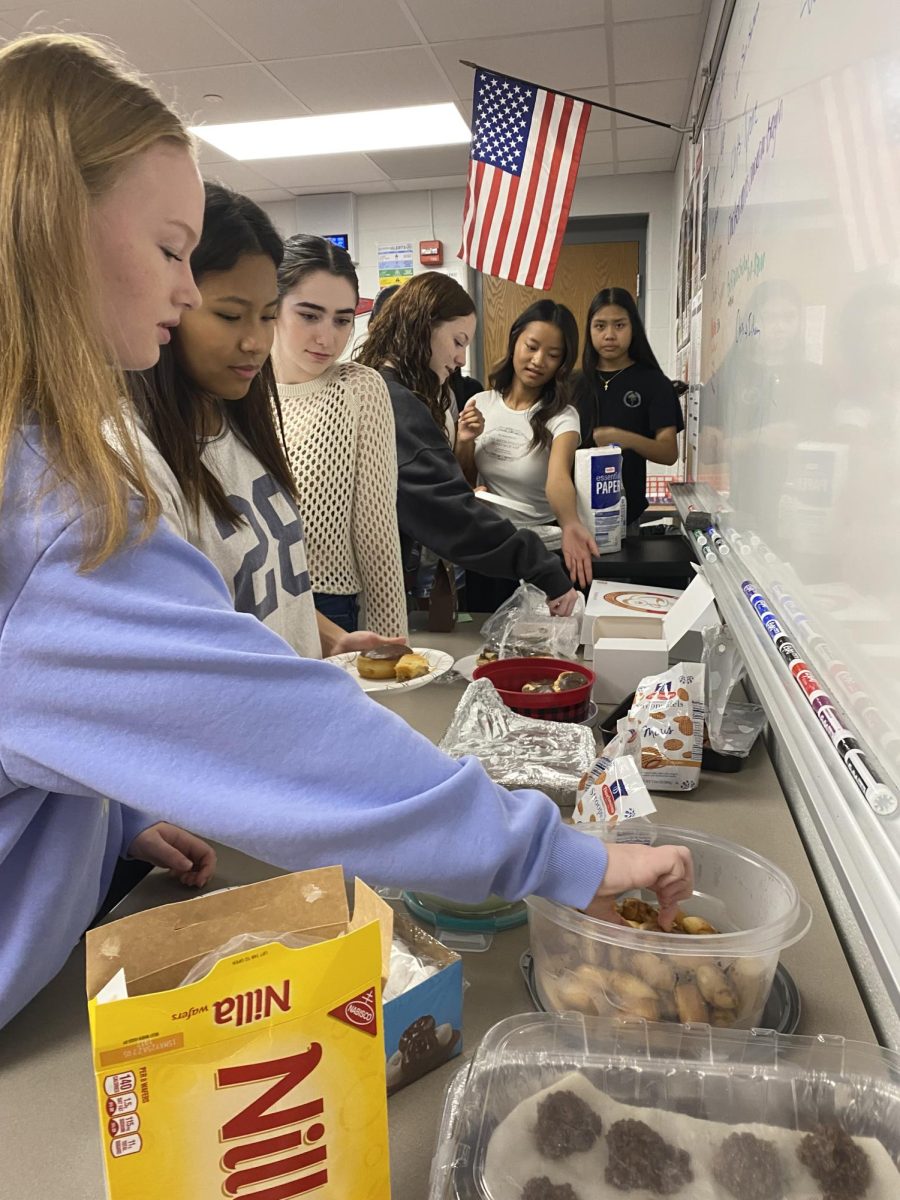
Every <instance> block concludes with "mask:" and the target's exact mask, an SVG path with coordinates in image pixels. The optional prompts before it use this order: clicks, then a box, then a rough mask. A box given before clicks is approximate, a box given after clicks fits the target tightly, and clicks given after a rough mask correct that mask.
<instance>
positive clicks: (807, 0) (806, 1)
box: [800, 0, 816, 19]
mask: <svg viewBox="0 0 900 1200" xmlns="http://www.w3.org/2000/svg"><path fill="white" fill-rule="evenodd" d="M815 7H816V0H803V3H802V4H801V5H800V17H801V19H802V18H803V17H805V16H807V14H808V13H811V12H812V10H813V9H814V8H815Z"/></svg>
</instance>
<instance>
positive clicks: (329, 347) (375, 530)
mask: <svg viewBox="0 0 900 1200" xmlns="http://www.w3.org/2000/svg"><path fill="white" fill-rule="evenodd" d="M278 291H279V307H278V318H277V321H276V326H275V348H274V351H273V355H272V359H273V363H274V365H275V375H276V378H277V380H278V394H279V398H280V401H281V408H282V413H283V418H284V438H285V443H286V446H287V451H288V459H289V462H290V465H291V469H292V471H293V473H294V478H295V480H296V484H297V489H298V492H299V495H300V512H301V515H302V517H303V522H304V526H305V528H306V539H307V555H308V560H309V571H310V578H311V581H312V588H313V596H314V599H315V604H316V608H317V609H318V610H319V611H320V612H321V613H323V614H324V615H325V616H327V617H329V618H330V619H331V620H332V621H334V622H336V623H337V624H338V625H340V626H341V627H342V628H343V629H346V630H348V631H353V630H355V629H357V628H359V626H360V619H361V618H360V610H362V611H363V613H364V614H365V615H364V618H363V624H364V627H365V628H367V629H371V630H373V631H374V632H375V633H380V634H381V635H382V636H383V637H392V636H405V634H406V632H407V626H406V597H405V591H404V587H403V570H402V566H401V560H400V537H399V534H398V531H397V452H396V446H395V440H394V418H393V412H392V409H391V402H390V397H389V396H388V391H387V388H386V386H385V384H384V381H383V380H382V379H381V377H380V376H379V375H378V373H377V372H376V371H373V370H370V369H369V368H368V367H363V366H360V365H359V364H357V363H351V362H338V358H339V356H340V355H341V353H342V352H343V350H344V348H345V346H346V345H347V342H348V340H349V338H350V334H351V333H352V331H353V318H354V313H355V311H356V306H357V303H358V301H359V284H358V281H357V277H356V271H355V270H354V267H353V263H352V262H351V260H350V255H349V254H348V253H347V251H346V250H342V249H340V248H339V247H337V246H335V245H333V244H332V243H331V242H329V241H327V240H326V239H325V238H320V237H314V236H312V235H309V234H297V235H296V236H295V237H292V238H289V239H288V241H287V243H286V245H285V255H284V261H283V263H282V265H281V268H280V269H279V272H278Z"/></svg>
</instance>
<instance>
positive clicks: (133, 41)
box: [3, 0, 249, 73]
mask: <svg viewBox="0 0 900 1200" xmlns="http://www.w3.org/2000/svg"><path fill="white" fill-rule="evenodd" d="M3 20H4V21H5V22H6V24H7V25H14V26H15V27H16V30H17V31H19V32H24V31H25V30H26V28H27V29H29V30H31V31H32V32H46V31H48V30H54V31H56V32H61V33H89V34H94V35H95V36H97V37H103V38H106V39H108V40H109V41H112V42H114V43H115V45H117V46H118V47H120V48H121V49H122V50H123V51H124V53H125V56H126V57H127V58H128V59H129V61H130V62H132V63H133V64H134V65H135V66H136V67H138V68H139V70H141V71H145V72H148V73H152V72H154V71H174V70H178V69H180V68H182V67H208V66H215V65H217V64H220V63H234V62H246V61H247V59H248V57H249V55H247V54H246V53H245V52H244V51H243V50H241V49H240V47H239V46H237V45H235V43H234V42H233V41H232V40H231V39H229V38H227V37H223V36H222V35H221V34H220V33H218V32H217V31H216V30H215V29H214V28H213V27H212V26H211V25H210V24H209V22H208V21H206V20H205V19H204V18H203V16H202V14H200V13H198V12H197V11H196V9H195V8H194V7H193V6H192V5H190V4H185V3H183V2H182V0H153V3H151V4H147V3H137V2H136V0H77V2H74V3H73V2H71V0H70V2H67V3H64V4H60V3H55V4H49V5H47V6H46V7H45V8H36V7H35V5H34V4H32V5H31V6H30V7H23V6H22V5H21V3H20V4H19V6H17V7H16V8H15V9H12V10H11V11H9V12H7V13H5V14H4V17H3Z"/></svg>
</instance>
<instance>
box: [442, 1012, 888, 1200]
mask: <svg viewBox="0 0 900 1200" xmlns="http://www.w3.org/2000/svg"><path fill="white" fill-rule="evenodd" d="M836 1164H837V1166H836ZM836 1171H837V1172H838V1174H836V1173H835V1172H836ZM623 1183H626V1184H631V1185H634V1186H626V1187H624V1188H623V1187H622V1186H621V1185H622V1184H623ZM766 1185H768V1189H769V1191H770V1194H772V1195H776V1194H777V1195H779V1196H783V1200H821V1197H822V1195H823V1194H829V1195H835V1196H838V1195H839V1196H842V1197H844V1196H846V1197H857V1198H858V1200H896V1197H898V1196H900V1055H898V1054H896V1053H894V1052H893V1051H890V1050H883V1049H881V1048H880V1047H878V1046H870V1045H866V1044H864V1043H862V1042H849V1041H845V1040H844V1039H843V1038H839V1037H825V1036H823V1037H799V1036H796V1035H791V1034H776V1033H772V1032H771V1031H768V1030H762V1031H760V1030H755V1031H752V1032H746V1031H737V1030H721V1029H712V1028H710V1027H709V1026H696V1027H692V1028H684V1027H682V1026H673V1025H663V1024H650V1023H648V1022H645V1021H642V1020H637V1019H635V1020H628V1019H625V1020H618V1021H608V1020H604V1019H601V1018H598V1017H594V1018H589V1017H582V1016H580V1015H578V1014H575V1013H569V1014H566V1015H559V1014H555V1013H541V1014H533V1013H530V1014H527V1015H523V1016H516V1017H508V1018H507V1019H506V1020H504V1021H501V1022H500V1023H499V1024H498V1025H495V1026H494V1027H493V1029H491V1030H489V1031H488V1033H487V1034H486V1036H485V1038H484V1040H483V1041H482V1043H481V1045H480V1046H479V1048H478V1050H477V1051H476V1053H475V1055H474V1057H473V1058H472V1061H471V1063H469V1064H468V1066H467V1067H465V1068H463V1069H462V1070H461V1071H460V1072H459V1073H458V1074H457V1075H456V1076H455V1077H454V1079H453V1081H452V1082H451V1084H450V1088H449V1091H448V1095H447V1099H446V1103H445V1107H444V1116H443V1121H442V1125H441V1131H440V1135H439V1138H438V1143H437V1151H436V1154H435V1157H434V1161H433V1164H432V1170H431V1180H430V1188H429V1192H428V1198H429V1200H523V1197H524V1198H525V1200H533V1198H534V1200H542V1198H543V1197H547V1196H552V1197H556V1196H565V1197H566V1198H567V1200H573V1198H574V1200H613V1197H615V1198H616V1200H622V1197H629V1200H650V1197H653V1196H659V1195H661V1194H662V1195H669V1196H674V1197H676V1200H677V1198H678V1197H680V1198H681V1200H743V1197H754V1198H757V1197H760V1196H765V1195H766ZM860 1187H863V1188H864V1190H859V1189H860Z"/></svg>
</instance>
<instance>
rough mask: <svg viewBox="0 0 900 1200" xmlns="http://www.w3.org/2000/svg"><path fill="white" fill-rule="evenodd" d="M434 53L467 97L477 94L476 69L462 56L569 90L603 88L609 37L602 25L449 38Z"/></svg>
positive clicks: (462, 96) (510, 73)
mask: <svg viewBox="0 0 900 1200" xmlns="http://www.w3.org/2000/svg"><path fill="white" fill-rule="evenodd" d="M434 52H435V54H436V55H437V57H438V59H439V60H440V63H441V66H442V67H443V68H444V70H445V71H446V72H447V74H448V75H449V76H450V79H451V81H452V83H453V86H454V87H455V88H456V90H457V92H458V93H459V95H460V97H461V99H463V100H469V99H471V97H472V88H473V83H474V73H473V71H472V69H471V67H463V66H461V65H460V63H459V62H458V61H457V60H458V59H460V58H464V59H468V61H469V62H476V63H478V65H479V66H482V67H489V68H491V69H493V70H495V71H501V72H504V73H505V74H507V75H516V76H518V77H519V78H520V79H528V80H531V81H532V82H534V83H540V84H543V85H544V86H545V87H551V88H559V89H560V90H561V91H565V92H579V91H581V90H582V89H583V88H592V87H601V86H603V85H604V84H605V83H606V82H607V78H606V39H605V37H604V33H603V29H602V27H601V26H599V25H596V26H594V27H593V28H591V29H577V30H576V29H571V30H565V31H561V32H555V33H542V34H526V35H525V36H524V37H511V38H481V39H473V40H471V41H465V42H444V43H442V44H441V45H438V46H435V48H434Z"/></svg>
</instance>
